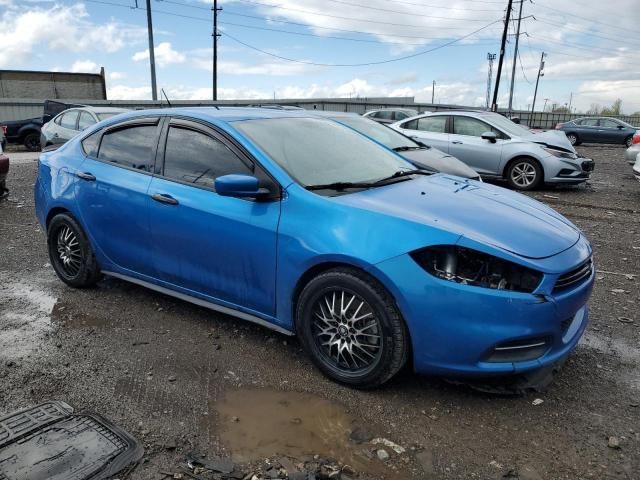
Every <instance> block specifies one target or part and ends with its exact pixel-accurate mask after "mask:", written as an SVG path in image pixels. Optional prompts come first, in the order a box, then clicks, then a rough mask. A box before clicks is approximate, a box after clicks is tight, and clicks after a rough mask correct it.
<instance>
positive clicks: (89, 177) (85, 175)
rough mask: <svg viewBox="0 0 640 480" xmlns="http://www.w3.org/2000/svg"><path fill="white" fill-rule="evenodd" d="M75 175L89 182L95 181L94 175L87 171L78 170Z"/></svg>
mask: <svg viewBox="0 0 640 480" xmlns="http://www.w3.org/2000/svg"><path fill="white" fill-rule="evenodd" d="M76 176H77V177H78V178H81V179H83V180H88V181H89V182H95V181H96V177H95V175H93V174H91V173H89V172H78V173H76Z"/></svg>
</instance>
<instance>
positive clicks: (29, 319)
mask: <svg viewBox="0 0 640 480" xmlns="http://www.w3.org/2000/svg"><path fill="white" fill-rule="evenodd" d="M56 301H57V299H56V297H54V296H53V295H51V294H50V293H49V292H48V291H46V290H45V289H43V288H42V287H40V286H38V285H35V284H33V285H32V284H27V283H20V282H8V281H5V279H3V278H1V277H0V358H5V359H9V360H15V359H18V358H22V357H26V356H29V355H31V353H33V352H34V351H35V350H37V349H38V348H39V346H40V344H41V339H42V337H43V336H44V335H46V334H47V333H48V332H49V330H50V328H51V312H52V310H53V307H54V305H55V304H56Z"/></svg>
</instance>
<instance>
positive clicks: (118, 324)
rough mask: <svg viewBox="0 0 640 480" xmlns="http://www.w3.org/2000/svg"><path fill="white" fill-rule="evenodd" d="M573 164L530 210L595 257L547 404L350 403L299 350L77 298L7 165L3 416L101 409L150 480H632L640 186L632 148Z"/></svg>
mask: <svg viewBox="0 0 640 480" xmlns="http://www.w3.org/2000/svg"><path fill="white" fill-rule="evenodd" d="M579 150H580V152H581V153H582V154H584V155H586V156H590V157H592V158H594V159H595V161H596V171H595V173H594V175H593V176H592V180H591V181H590V182H589V184H588V185H585V186H581V187H575V188H547V189H545V190H540V191H537V192H534V193H533V194H532V196H533V197H535V198H537V199H539V200H541V201H543V202H545V203H547V204H549V205H550V206H552V207H553V208H555V209H557V210H558V211H560V212H561V213H563V214H564V215H566V216H567V217H568V218H569V219H571V220H572V221H574V222H575V223H576V224H577V225H578V226H579V227H580V228H581V229H582V230H583V231H584V232H585V233H586V235H587V236H588V237H589V238H590V240H591V241H592V243H593V245H594V249H595V262H596V265H597V269H598V273H597V281H596V287H595V291H594V294H593V296H592V299H591V324H590V326H589V327H588V330H587V332H586V335H585V337H584V338H583V339H582V341H581V343H580V344H579V346H578V347H577V348H576V350H575V351H574V352H573V353H572V355H571V356H570V357H569V359H568V361H567V362H566V364H565V365H564V367H563V369H562V370H561V371H560V373H559V374H558V375H557V377H556V378H555V380H554V382H553V383H552V384H551V386H550V387H549V388H548V389H547V391H546V392H544V393H535V394H528V395H524V396H515V397H514V396H510V397H509V396H497V395H489V394H484V393H479V392H477V391H475V390H472V389H470V388H468V387H466V386H455V385H452V384H449V383H447V382H445V381H443V380H442V379H438V378H425V377H421V376H417V375H415V374H413V373H411V372H408V371H406V372H403V373H402V374H401V375H400V376H399V377H398V378H397V379H395V380H394V381H392V382H391V383H389V384H388V385H387V386H386V387H385V388H383V389H379V390H375V391H366V392H362V391H356V390H350V389H348V388H345V387H341V386H339V385H336V384H334V383H332V382H331V381H329V380H327V379H325V378H324V377H323V376H322V375H321V374H320V373H319V372H318V371H317V370H316V369H315V368H313V366H312V365H311V363H310V361H309V360H308V359H307V357H306V356H305V355H304V353H303V352H302V350H301V348H300V345H299V343H298V342H297V340H296V339H295V338H292V337H286V336H283V335H279V334H274V333H272V332H271V331H269V330H266V329H264V328H261V327H258V326H254V325H250V324H248V323H245V322H242V321H240V320H237V319H234V318H232V317H229V316H225V315H221V314H217V313H214V312H211V311H209V310H206V309H204V308H200V307H197V306H193V305H190V304H188V303H185V302H182V301H179V300H175V299H173V298H171V297H168V296H165V295H162V294H158V293H154V292H152V291H149V290H146V289H144V288H142V287H138V286H134V285H130V284H127V283H125V282H122V281H118V280H114V279H105V280H104V281H102V282H101V283H100V284H99V286H98V287H97V288H95V289H91V290H73V289H70V288H68V287H66V286H65V285H64V284H63V283H62V282H60V281H59V280H57V278H56V276H55V275H54V273H53V270H52V269H51V267H50V265H49V260H48V257H47V251H46V247H45V238H44V235H43V232H42V230H41V228H40V227H39V225H38V224H37V221H36V219H35V216H34V210H33V196H32V187H33V182H34V179H35V172H36V163H35V160H34V159H35V158H37V156H36V155H33V154H27V153H20V154H17V153H12V154H11V157H12V159H13V160H14V163H13V164H12V167H11V171H10V174H9V178H8V186H9V188H10V189H11V193H10V196H9V198H8V199H7V200H5V201H3V202H0V416H3V415H5V414H7V413H9V412H11V411H13V410H16V409H20V408H23V407H28V406H32V405H36V404H38V403H40V402H43V401H45V400H63V401H65V402H67V403H69V404H71V405H73V406H74V407H76V409H77V410H79V411H93V412H98V413H100V414H102V415H104V416H106V417H107V418H109V419H110V420H112V421H113V422H114V423H116V424H118V425H120V426H122V427H123V428H124V429H126V430H128V431H129V432H130V433H132V434H133V435H134V436H136V437H137V438H138V439H140V440H141V441H142V442H143V444H144V446H145V449H146V454H145V461H144V463H143V464H142V465H141V466H140V467H139V468H138V469H137V470H136V471H135V472H134V473H133V474H132V475H131V476H130V478H132V479H139V480H142V479H144V480H146V479H162V478H166V475H165V474H164V473H162V472H179V471H180V469H181V468H184V467H186V459H187V457H188V456H189V455H193V456H197V457H198V458H201V459H215V458H219V457H220V458H226V457H231V458H232V460H233V461H234V462H239V463H243V465H246V463H247V462H253V464H252V465H253V468H258V467H262V468H263V469H264V468H266V467H267V464H266V463H265V461H266V459H269V462H271V463H273V462H274V458H276V459H278V458H280V463H281V464H286V463H287V459H285V458H284V456H288V461H289V463H292V464H293V468H294V469H295V467H296V465H297V464H299V463H300V462H302V461H304V460H307V461H313V456H312V455H314V454H316V455H319V456H320V459H324V458H334V459H335V460H336V461H337V462H342V463H347V464H349V465H351V466H352V467H353V470H355V472H356V473H355V474H354V473H351V475H352V476H354V477H358V478H371V479H377V478H408V479H411V478H429V479H436V478H437V479H439V478H444V479H457V478H474V479H494V478H496V479H497V478H520V479H527V480H535V479H587V478H593V479H608V478H620V479H638V478H640V406H639V403H640V312H639V309H638V304H639V303H640V184H638V183H637V182H636V181H635V180H634V179H633V177H632V175H631V168H630V167H629V166H628V165H627V164H626V163H625V162H624V157H623V155H624V149H623V148H622V147H615V146H589V147H580V148H579ZM540 400H542V402H540ZM353 430H356V431H358V432H364V434H365V435H364V437H365V441H364V443H356V442H354V441H352V440H350V439H349V435H350V433H351V432H352V431H353ZM372 437H381V438H385V439H388V440H391V441H392V442H395V444H398V445H400V446H402V447H403V448H405V449H406V451H405V452H402V453H397V452H396V451H395V450H394V448H393V447H391V448H390V447H388V446H387V447H386V452H387V453H388V455H389V456H390V458H389V459H387V460H385V461H382V460H380V459H379V458H378V456H377V453H378V450H379V449H380V447H381V445H373V444H372V443H371V441H370V439H371V438H372ZM611 437H614V438H613V439H612V438H611ZM360 440H362V439H360ZM616 442H617V445H616ZM616 447H617V448H616ZM316 460H318V457H316ZM203 461H205V460H203ZM289 466H290V467H291V465H289ZM250 468H251V467H250V466H245V470H246V471H249V470H250ZM176 478H180V477H176ZM184 478H189V477H188V476H185V477H184ZM202 478H205V477H204V476H203V477H202ZM206 478H209V477H206ZM249 478H251V477H249Z"/></svg>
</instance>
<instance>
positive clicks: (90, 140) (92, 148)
mask: <svg viewBox="0 0 640 480" xmlns="http://www.w3.org/2000/svg"><path fill="white" fill-rule="evenodd" d="M99 144H100V132H96V133H93V134H91V135H89V136H88V137H87V138H85V139H84V140H82V150H84V153H85V155H87V156H89V157H97V156H98V145H99Z"/></svg>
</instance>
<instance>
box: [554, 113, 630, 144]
mask: <svg viewBox="0 0 640 480" xmlns="http://www.w3.org/2000/svg"><path fill="white" fill-rule="evenodd" d="M556 130H562V131H563V132H564V133H565V134H566V135H567V138H568V139H569V142H571V145H580V144H581V143H617V144H622V145H626V146H627V147H630V146H631V144H632V143H633V142H632V139H633V136H634V135H635V134H636V132H637V130H638V129H637V128H636V127H634V126H632V125H629V124H628V123H626V122H623V121H622V120H618V119H617V118H609V117H585V118H576V119H575V120H571V121H570V122H565V123H559V124H558V125H556Z"/></svg>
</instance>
